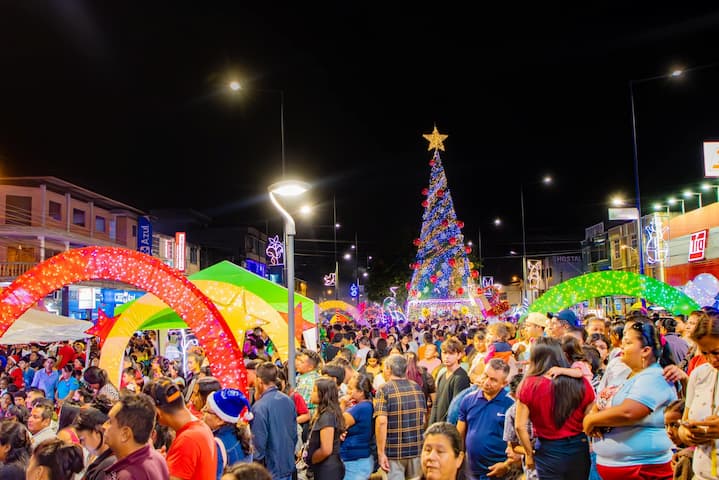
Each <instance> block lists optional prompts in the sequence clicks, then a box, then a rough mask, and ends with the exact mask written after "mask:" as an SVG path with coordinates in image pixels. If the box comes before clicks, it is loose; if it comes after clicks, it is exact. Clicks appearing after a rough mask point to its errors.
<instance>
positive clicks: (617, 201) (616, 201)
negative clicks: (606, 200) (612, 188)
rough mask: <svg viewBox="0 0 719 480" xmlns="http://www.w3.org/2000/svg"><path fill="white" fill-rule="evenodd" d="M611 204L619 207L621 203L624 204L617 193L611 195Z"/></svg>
mask: <svg viewBox="0 0 719 480" xmlns="http://www.w3.org/2000/svg"><path fill="white" fill-rule="evenodd" d="M612 205H614V206H615V207H621V206H622V205H624V199H623V198H622V197H620V196H619V195H616V196H614V197H612Z"/></svg>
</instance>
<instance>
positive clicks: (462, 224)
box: [457, 220, 464, 228]
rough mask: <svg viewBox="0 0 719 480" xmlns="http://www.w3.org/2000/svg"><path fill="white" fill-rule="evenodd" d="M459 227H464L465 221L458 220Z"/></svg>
mask: <svg viewBox="0 0 719 480" xmlns="http://www.w3.org/2000/svg"><path fill="white" fill-rule="evenodd" d="M457 228H464V222H463V221H462V220H457Z"/></svg>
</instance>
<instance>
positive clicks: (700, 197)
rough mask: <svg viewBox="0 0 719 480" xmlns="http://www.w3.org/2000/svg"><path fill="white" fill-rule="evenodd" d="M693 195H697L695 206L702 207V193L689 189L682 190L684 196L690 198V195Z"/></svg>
mask: <svg viewBox="0 0 719 480" xmlns="http://www.w3.org/2000/svg"><path fill="white" fill-rule="evenodd" d="M694 195H696V197H697V206H698V207H699V208H702V193H701V192H692V191H691V190H684V198H692V196H694Z"/></svg>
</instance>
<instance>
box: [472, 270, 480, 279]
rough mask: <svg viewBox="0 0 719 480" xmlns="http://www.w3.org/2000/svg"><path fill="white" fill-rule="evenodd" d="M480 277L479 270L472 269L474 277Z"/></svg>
mask: <svg viewBox="0 0 719 480" xmlns="http://www.w3.org/2000/svg"><path fill="white" fill-rule="evenodd" d="M477 277H479V272H478V271H477V270H472V278H477Z"/></svg>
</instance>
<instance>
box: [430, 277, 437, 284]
mask: <svg viewBox="0 0 719 480" xmlns="http://www.w3.org/2000/svg"><path fill="white" fill-rule="evenodd" d="M429 281H430V282H432V283H437V275H430V276H429Z"/></svg>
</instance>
